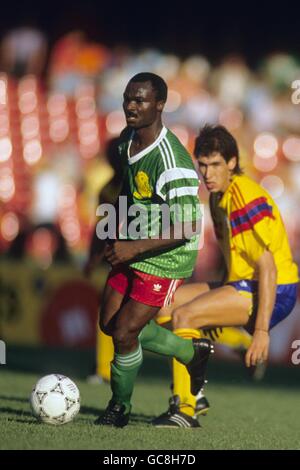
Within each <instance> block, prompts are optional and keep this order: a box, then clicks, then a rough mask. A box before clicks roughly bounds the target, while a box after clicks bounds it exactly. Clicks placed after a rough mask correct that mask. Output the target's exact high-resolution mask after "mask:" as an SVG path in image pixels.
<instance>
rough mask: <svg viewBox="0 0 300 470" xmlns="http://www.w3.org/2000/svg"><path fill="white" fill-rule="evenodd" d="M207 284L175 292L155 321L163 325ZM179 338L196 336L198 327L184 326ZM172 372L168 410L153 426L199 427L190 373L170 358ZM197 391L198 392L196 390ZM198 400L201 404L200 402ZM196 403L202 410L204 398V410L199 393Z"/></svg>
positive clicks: (198, 334) (194, 284)
mask: <svg viewBox="0 0 300 470" xmlns="http://www.w3.org/2000/svg"><path fill="white" fill-rule="evenodd" d="M209 289H210V288H209V285H208V284H206V283H193V284H185V285H183V286H181V287H179V289H178V290H177V291H176V293H175V298H174V303H173V304H172V305H171V306H169V307H165V308H162V309H161V310H160V311H159V313H158V315H157V317H156V321H158V322H159V323H160V324H163V323H164V322H165V321H169V320H171V316H172V314H173V311H174V310H175V309H176V308H177V307H179V306H180V305H182V304H185V303H186V302H188V301H190V300H191V299H193V298H195V297H197V296H199V295H201V294H203V293H204V292H208V291H209ZM179 336H180V337H183V338H185V339H193V338H197V339H198V338H200V332H199V330H198V329H197V330H195V329H190V328H189V329H185V330H184V331H183V330H181V331H180V334H179ZM172 372H173V383H172V392H173V396H172V397H171V398H170V401H169V409H168V411H167V412H166V413H163V414H162V415H160V416H159V417H158V418H155V419H154V420H153V422H152V424H153V425H154V426H157V427H169V426H171V427H173V426H174V427H175V426H176V427H177V426H178V427H187V426H188V427H199V424H198V422H197V420H196V419H195V418H194V415H195V407H196V397H195V396H194V395H192V393H191V380H190V375H189V373H188V371H187V369H186V367H184V366H183V365H182V364H181V363H180V362H179V361H177V360H176V359H173V361H172ZM199 393H201V392H199ZM200 401H201V403H200ZM200 401H199V406H200V405H201V411H203V410H204V408H203V406H202V404H203V402H204V401H205V402H206V407H205V410H204V411H206V410H207V406H209V405H208V402H207V400H206V399H205V398H204V399H203V396H201V398H200Z"/></svg>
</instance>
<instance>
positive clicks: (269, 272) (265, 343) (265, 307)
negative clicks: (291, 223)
mask: <svg viewBox="0 0 300 470" xmlns="http://www.w3.org/2000/svg"><path fill="white" fill-rule="evenodd" d="M257 269H258V310H257V317H256V322H255V329H254V333H253V339H252V343H251V346H250V347H249V349H248V351H247V354H246V358H245V360H246V365H247V367H250V366H251V365H256V364H257V363H259V362H262V361H265V360H267V358H268V353H269V344H270V337H269V324H270V318H271V315H272V311H273V308H274V304H275V297H276V285H277V269H276V265H275V261H274V257H273V255H272V253H271V252H270V251H268V250H265V251H264V253H263V254H262V255H261V257H260V258H259V259H258V261H257Z"/></svg>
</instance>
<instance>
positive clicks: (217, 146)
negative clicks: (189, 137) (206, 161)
mask: <svg viewBox="0 0 300 470" xmlns="http://www.w3.org/2000/svg"><path fill="white" fill-rule="evenodd" d="M215 152H218V153H220V154H221V155H222V157H223V158H224V160H225V161H226V162H229V160H230V159H231V158H233V157H236V166H235V168H234V170H233V173H235V174H236V175H240V174H242V173H243V170H242V169H241V168H240V162H239V159H240V156H239V149H238V146H237V142H236V140H235V138H234V137H233V135H231V134H230V132H229V131H228V130H227V129H226V128H225V127H224V126H210V125H205V126H204V127H203V128H202V129H201V130H200V132H199V135H198V137H197V138H196V141H195V149H194V155H195V157H196V158H199V157H201V156H204V155H205V156H210V155H212V154H213V153H215Z"/></svg>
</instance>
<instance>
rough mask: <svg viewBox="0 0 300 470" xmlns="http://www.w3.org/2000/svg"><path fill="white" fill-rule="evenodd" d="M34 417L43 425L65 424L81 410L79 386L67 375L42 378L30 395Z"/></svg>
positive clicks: (52, 375)
mask: <svg viewBox="0 0 300 470" xmlns="http://www.w3.org/2000/svg"><path fill="white" fill-rule="evenodd" d="M30 404H31V409H32V412H33V414H34V416H35V417H36V418H37V419H38V420H39V421H42V422H43V423H48V424H56V425H58V424H65V423H68V422H69V421H71V420H72V419H73V418H74V417H75V416H76V415H77V413H78V411H79V409H80V393H79V390H78V388H77V385H75V384H74V382H72V380H71V379H69V378H68V377H66V376H65V375H60V374H51V375H46V376H45V377H42V378H41V379H40V380H39V381H38V382H37V383H36V385H35V386H34V388H33V390H32V392H31V395H30Z"/></svg>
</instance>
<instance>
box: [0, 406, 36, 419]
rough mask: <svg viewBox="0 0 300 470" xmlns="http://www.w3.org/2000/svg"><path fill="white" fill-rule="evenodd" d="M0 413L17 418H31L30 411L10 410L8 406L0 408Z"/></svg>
mask: <svg viewBox="0 0 300 470" xmlns="http://www.w3.org/2000/svg"><path fill="white" fill-rule="evenodd" d="M0 413H8V414H13V415H18V416H30V417H31V418H32V414H31V413H30V411H23V410H16V408H11V407H10V406H3V407H0Z"/></svg>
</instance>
